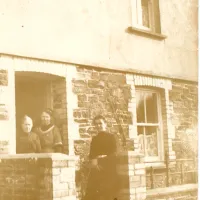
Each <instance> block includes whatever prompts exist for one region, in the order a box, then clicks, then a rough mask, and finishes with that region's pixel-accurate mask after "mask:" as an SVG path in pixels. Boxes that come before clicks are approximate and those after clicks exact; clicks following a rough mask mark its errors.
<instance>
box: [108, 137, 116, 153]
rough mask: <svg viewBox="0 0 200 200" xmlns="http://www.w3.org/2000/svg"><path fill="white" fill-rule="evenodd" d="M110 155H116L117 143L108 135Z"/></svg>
mask: <svg viewBox="0 0 200 200" xmlns="http://www.w3.org/2000/svg"><path fill="white" fill-rule="evenodd" d="M109 153H110V154H115V153H117V142H116V139H115V136H114V135H110V152H109Z"/></svg>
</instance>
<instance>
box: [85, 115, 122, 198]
mask: <svg viewBox="0 0 200 200" xmlns="http://www.w3.org/2000/svg"><path fill="white" fill-rule="evenodd" d="M93 123H94V125H95V127H96V129H97V132H98V135H97V136H94V137H93V138H92V141H91V145H90V154H89V159H90V163H91V171H90V175H89V179H88V185H87V190H86V195H85V197H84V200H94V199H95V200H98V199H103V200H113V199H115V198H117V189H118V183H119V180H118V175H117V170H116V164H117V163H116V151H117V148H116V146H117V145H116V141H115V137H114V135H112V134H110V133H108V132H107V131H106V127H107V125H106V120H105V118H104V117H103V116H101V115H98V116H96V117H95V118H94V120H93Z"/></svg>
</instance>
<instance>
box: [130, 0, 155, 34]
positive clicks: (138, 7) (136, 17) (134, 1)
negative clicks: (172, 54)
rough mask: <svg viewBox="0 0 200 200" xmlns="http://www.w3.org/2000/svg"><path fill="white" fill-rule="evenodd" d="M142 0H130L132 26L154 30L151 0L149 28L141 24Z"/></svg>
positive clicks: (151, 0) (151, 3) (150, 0)
mask: <svg viewBox="0 0 200 200" xmlns="http://www.w3.org/2000/svg"><path fill="white" fill-rule="evenodd" d="M141 1H142V0H131V9H132V26H133V27H135V28H139V29H143V30H147V31H154V29H155V28H154V9H153V8H154V6H153V3H154V1H153V0H149V6H148V7H149V28H148V27H146V26H143V24H142V3H141Z"/></svg>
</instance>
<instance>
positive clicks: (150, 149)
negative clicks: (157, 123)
mask: <svg viewBox="0 0 200 200" xmlns="http://www.w3.org/2000/svg"><path fill="white" fill-rule="evenodd" d="M157 129H158V127H150V126H146V127H145V147H146V148H145V155H146V156H158V143H157Z"/></svg>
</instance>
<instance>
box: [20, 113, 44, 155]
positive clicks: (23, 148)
mask: <svg viewBox="0 0 200 200" xmlns="http://www.w3.org/2000/svg"><path fill="white" fill-rule="evenodd" d="M32 127H33V122H32V119H31V118H30V117H28V116H27V115H26V116H24V117H23V118H22V121H21V127H20V130H19V132H18V136H17V153H40V152H41V145H40V139H39V137H38V135H37V134H36V133H34V132H32Z"/></svg>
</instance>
